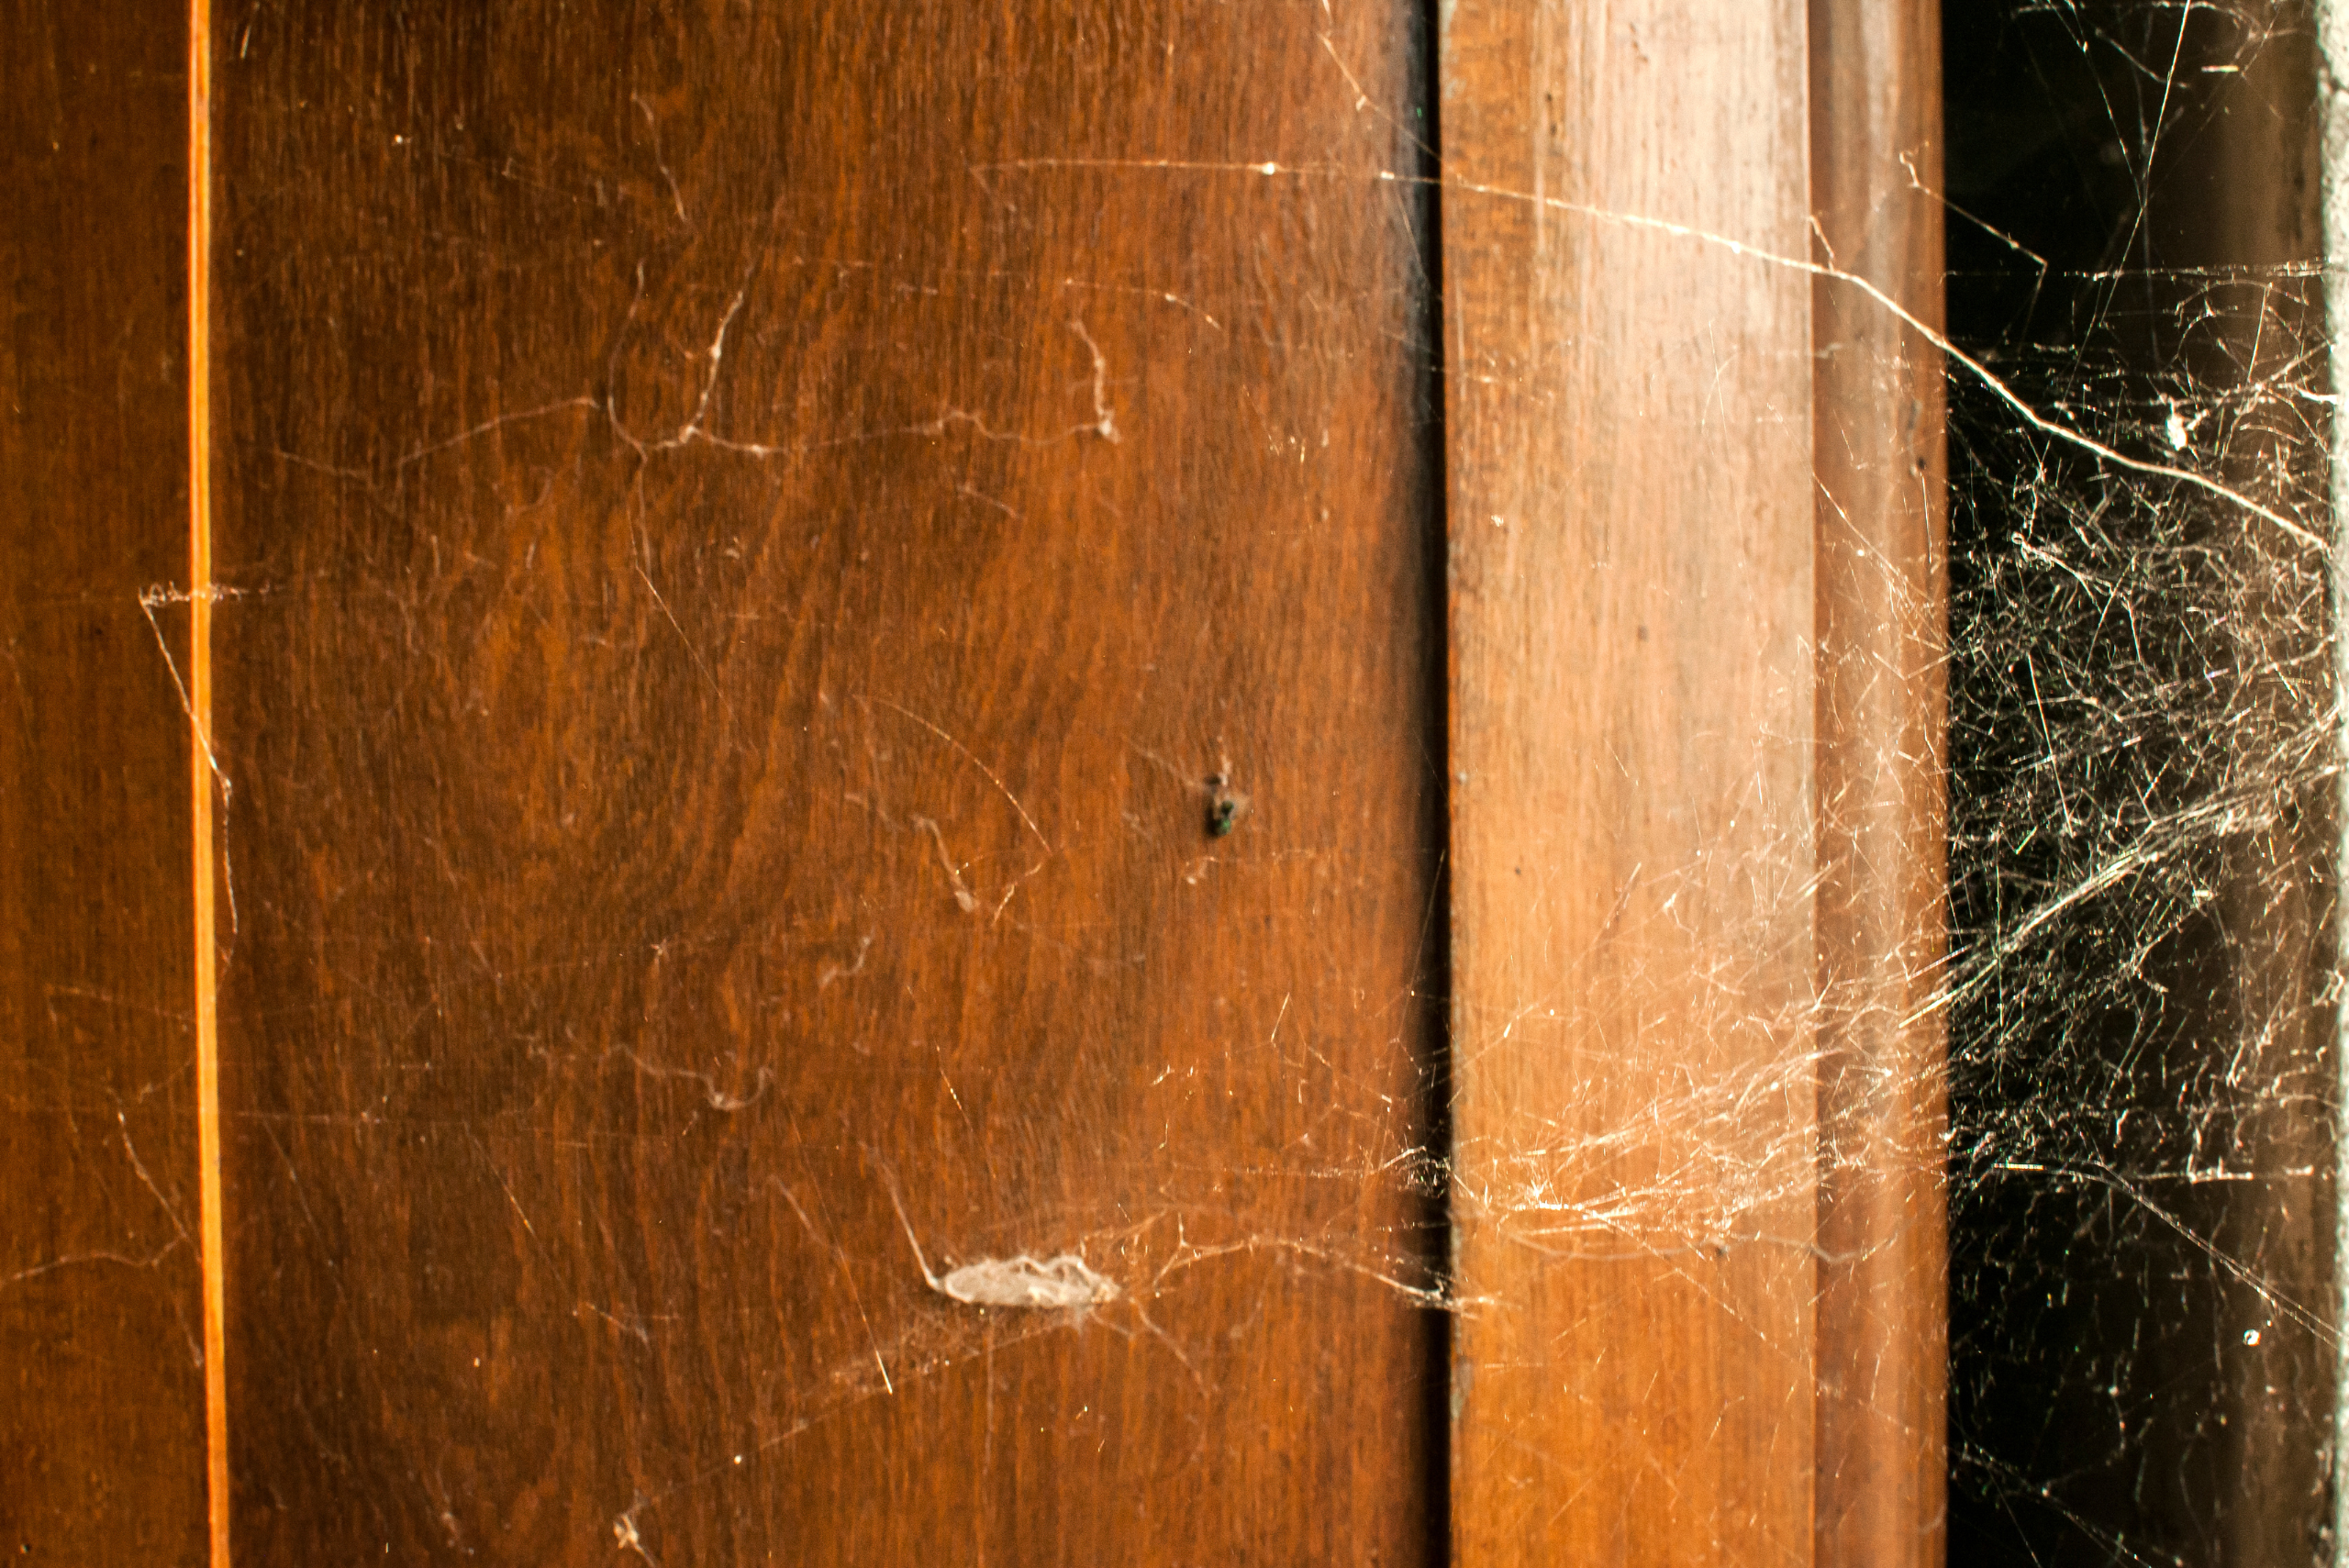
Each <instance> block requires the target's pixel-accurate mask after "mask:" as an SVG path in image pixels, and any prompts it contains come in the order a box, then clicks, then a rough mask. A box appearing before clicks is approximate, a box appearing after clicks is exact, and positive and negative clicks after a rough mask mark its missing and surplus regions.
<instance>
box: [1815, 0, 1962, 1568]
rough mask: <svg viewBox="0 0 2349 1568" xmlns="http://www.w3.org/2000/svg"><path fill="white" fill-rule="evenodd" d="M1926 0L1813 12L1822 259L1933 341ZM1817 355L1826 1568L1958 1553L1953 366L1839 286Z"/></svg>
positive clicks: (1821, 1526) (1824, 1) (1930, 22)
mask: <svg viewBox="0 0 2349 1568" xmlns="http://www.w3.org/2000/svg"><path fill="white" fill-rule="evenodd" d="M1938 12H1939V6H1938V5H1937V4H1936V0H1900V3H1898V4H1893V5H1886V4H1882V3H1880V0H1811V6H1810V84H1811V95H1810V114H1811V155H1810V168H1811V209H1812V213H1813V215H1814V217H1815V219H1816V222H1817V225H1818V228H1817V231H1816V240H1817V243H1816V245H1815V246H1814V249H1813V255H1814V257H1815V259H1816V260H1817V261H1819V262H1820V264H1821V265H1822V266H1823V267H1827V268H1831V269H1833V270H1834V271H1835V272H1838V273H1841V274H1848V275H1849V276H1850V277H1857V278H1864V279H1865V280H1866V281H1867V282H1868V283H1869V284H1873V285H1874V286H1875V287H1876V289H1877V290H1879V291H1881V294H1882V295H1885V296H1888V297H1889V298H1891V299H1892V300H1894V301H1897V302H1898V304H1899V306H1901V307H1902V308H1903V309H1904V310H1906V311H1907V312H1908V313H1909V316H1910V317H1914V318H1915V319H1916V320H1917V321H1919V322H1921V323H1924V324H1925V325H1926V326H1927V327H1929V328H1932V329H1933V330H1936V331H1938V330H1939V329H1940V328H1941V325H1942V321H1943V312H1942V219H1941V207H1940V203H1939V197H1938V192H1939V190H1940V187H1941V90H1940V89H1941V78H1940V45H1941V34H1940V17H1939V15H1938ZM1812 322H1813V328H1812V330H1813V336H1814V340H1815V341H1816V343H1817V345H1818V357H1817V362H1816V367H1815V370H1814V375H1815V377H1816V382H1815V402H1814V408H1815V418H1814V426H1813V436H1812V440H1813V464H1814V468H1815V471H1816V473H1817V477H1818V484H1819V495H1818V508H1817V509H1818V519H1819V544H1818V563H1817V570H1818V584H1819V601H1818V617H1819V650H1820V651H1819V707H1818V724H1819V762H1818V766H1819V783H1818V788H1819V812H1820V816H1819V833H1820V847H1819V861H1820V891H1819V994H1820V1004H1821V1006H1820V1082H1819V1119H1820V1193H1819V1246H1820V1299H1819V1340H1818V1343H1819V1383H1820V1387H1819V1447H1818V1453H1819V1463H1818V1482H1817V1486H1818V1490H1817V1508H1818V1518H1817V1543H1816V1551H1817V1562H1819V1563H1820V1564H1821V1565H1822V1568H1824V1565H1828V1564H1854V1565H1857V1564H1868V1565H1871V1568H1874V1565H1878V1564H1881V1565H1884V1568H1901V1565H1912V1568H1928V1565H1930V1564H1934V1563H1938V1562H1941V1560H1942V1556H1943V1514H1944V1504H1943V1497H1944V1492H1945V1484H1944V1470H1945V1465H1946V1460H1945V1457H1944V1453H1943V1423H1944V1417H1943V1403H1944V1389H1945V1386H1946V1381H1947V1380H1946V1364H1947V1307H1946V1297H1947V1294H1948V1288H1947V1257H1946V1251H1947V1247H1946V1229H1947V1226H1946V1219H1945V1214H1944V1198H1943V1129H1944V1128H1945V1125H1946V1106H1945V1095H1944V1082H1945V1080H1944V1074H1943V1031H1944V1019H1945V1017H1946V1015H1945V1013H1944V1012H1943V1009H1941V1008H1938V1007H1933V1006H1928V1005H1927V1004H1928V1002H1929V1000H1930V998H1931V997H1932V994H1933V989H1934V987H1935V985H1936V984H1938V982H1939V979H1940V976H1941V973H1942V970H1941V963H1942V958H1943V951H1944V947H1945V931H1946V927H1947V915H1946V903H1947V896H1946V867H1945V863H1944V862H1945V853H1944V848H1943V844H1944V838H1945V826H1944V824H1945V802H1944V786H1943V776H1944V772H1945V768H1944V729H1945V715H1946V710H1947V700H1946V682H1945V678H1944V669H1945V664H1946V659H1947V642H1948V637H1947V631H1948V572H1947V553H1946V527H1945V523H1946V506H1945V494H1946V489H1947V482H1946V473H1945V462H1944V450H1943V360H1942V356H1941V353H1940V351H1939V350H1938V349H1937V348H1936V347H1935V345H1934V344H1933V343H1932V342H1931V341H1929V340H1928V339H1927V338H1926V337H1925V336H1923V335H1922V333H1920V331H1919V330H1918V329H1917V328H1914V327H1912V326H1910V325H1909V323H1907V322H1904V321H1903V320H1902V319H1901V317H1899V316H1898V315H1897V314H1895V313H1894V312H1893V311H1891V310H1887V308H1885V305H1884V303H1883V300H1882V299H1881V298H1879V297H1876V296H1874V295H1869V294H1867V293H1865V292H1863V291H1862V290H1861V289H1859V288H1857V287H1855V286H1854V284H1852V283H1851V282H1850V281H1849V279H1848V277H1846V276H1826V275H1821V276H1819V277H1818V278H1817V280H1816V282H1815V284H1814V285H1813V292H1812Z"/></svg>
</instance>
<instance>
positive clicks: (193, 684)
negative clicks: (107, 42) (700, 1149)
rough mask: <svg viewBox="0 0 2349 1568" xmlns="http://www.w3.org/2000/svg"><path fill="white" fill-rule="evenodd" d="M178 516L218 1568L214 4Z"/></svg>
mask: <svg viewBox="0 0 2349 1568" xmlns="http://www.w3.org/2000/svg"><path fill="white" fill-rule="evenodd" d="M187 50H188V55H187V467H188V484H187V521H188V594H187V596H188V677H187V697H188V722H189V727H190V728H191V729H192V731H193V735H192V738H191V743H190V745H189V748H188V784H189V795H190V805H189V821H190V827H191V831H190V833H189V840H190V842H191V843H192V844H193V846H194V858H195V870H194V877H193V882H192V890H193V893H194V895H195V918H194V921H193V922H192V923H193V925H194V928H195V954H194V960H195V1117H196V1169H197V1175H198V1180H199V1182H200V1184H201V1203H202V1234H203V1249H204V1433H205V1443H204V1454H205V1464H204V1473H205V1490H206V1523H207V1527H208V1533H209V1536H210V1540H211V1559H212V1568H228V1561H229V1553H228V1285H227V1277H228V1251H227V1247H226V1244H225V1240H224V1236H225V1229H224V1222H223V1216H222V1213H221V1189H220V1006H219V973H220V958H219V951H220V949H219V933H218V916H217V893H216V889H217V886H218V876H219V868H218V865H217V831H218V826H217V822H216V820H215V816H214V810H213V805H214V801H215V799H216V798H217V792H218V791H219V790H220V789H221V788H222V787H223V780H222V778H221V776H220V771H219V767H218V764H217V760H216V758H215V756H214V754H213V745H212V606H213V598H214V592H213V583H212V308H211V306H212V6H211V0H189V4H188V31H187Z"/></svg>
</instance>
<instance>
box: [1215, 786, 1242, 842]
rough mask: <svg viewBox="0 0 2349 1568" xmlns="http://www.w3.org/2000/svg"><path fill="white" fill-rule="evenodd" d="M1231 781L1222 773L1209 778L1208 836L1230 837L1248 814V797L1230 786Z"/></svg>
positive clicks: (1217, 837) (1216, 837)
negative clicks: (1241, 819) (1232, 831)
mask: <svg viewBox="0 0 2349 1568" xmlns="http://www.w3.org/2000/svg"><path fill="white" fill-rule="evenodd" d="M1230 784H1231V781H1230V779H1228V778H1226V777H1225V776H1224V775H1223V774H1221V773H1214V774H1211V775H1209V776H1208V838H1210V839H1221V838H1225V837H1228V836H1229V835H1230V832H1231V830H1232V829H1233V828H1237V827H1239V826H1240V818H1241V817H1243V816H1245V815H1246V814H1247V810H1248V797H1247V796H1246V795H1240V794H1238V793H1236V792H1234V791H1233V790H1232V788H1231V787H1230Z"/></svg>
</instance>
